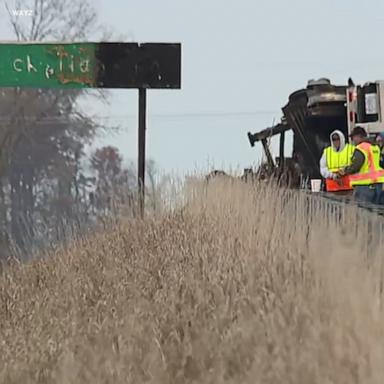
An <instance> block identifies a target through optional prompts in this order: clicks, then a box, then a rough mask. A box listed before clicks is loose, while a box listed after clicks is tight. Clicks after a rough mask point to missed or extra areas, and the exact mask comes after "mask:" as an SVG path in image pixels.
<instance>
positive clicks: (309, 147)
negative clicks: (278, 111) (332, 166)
mask: <svg viewBox="0 0 384 384" xmlns="http://www.w3.org/2000/svg"><path fill="white" fill-rule="evenodd" d="M382 110H384V82H380V81H377V82H374V83H367V84H365V85H364V86H355V85H354V84H353V81H352V80H351V79H349V80H348V85H345V86H343V85H342V86H337V85H332V84H331V82H330V81H329V80H328V79H319V80H316V81H315V80H310V81H308V84H307V87H306V88H305V89H300V90H298V91H295V92H293V93H292V94H291V95H290V96H289V99H288V103H287V104H286V105H285V106H284V107H283V108H282V112H283V117H282V119H281V122H280V123H279V124H277V125H274V126H272V127H270V128H266V129H264V130H262V131H260V132H257V133H254V134H252V133H250V132H248V139H249V142H250V144H251V146H252V147H253V146H255V143H256V142H261V144H262V146H263V149H264V152H265V155H266V159H267V163H265V164H263V165H262V166H261V167H260V169H262V170H263V172H264V174H265V173H267V174H269V175H272V174H273V175H278V176H280V177H281V176H285V177H284V180H286V181H287V182H288V183H289V184H290V185H291V186H292V187H300V185H302V183H303V180H308V179H309V178H320V169H319V161H320V157H321V155H322V152H323V149H324V148H325V147H326V146H328V145H329V136H330V134H331V132H332V131H333V130H335V129H339V130H340V131H342V132H343V133H344V135H345V137H348V134H349V133H350V132H351V130H352V129H353V128H354V126H355V125H356V124H358V125H360V126H363V127H364V128H365V129H366V130H367V132H368V133H369V134H373V133H378V132H382V131H384V125H383V123H382V121H383V117H384V116H383V113H382ZM289 130H292V132H293V148H292V154H291V157H285V156H284V146H285V132H287V131H289ZM275 135H280V150H279V156H278V157H277V158H276V160H275V159H274V158H273V156H272V154H271V152H270V150H269V146H268V139H269V138H270V137H272V136H275ZM260 169H259V170H258V173H260V172H261V171H260Z"/></svg>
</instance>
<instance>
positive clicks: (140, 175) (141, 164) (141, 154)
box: [137, 88, 147, 217]
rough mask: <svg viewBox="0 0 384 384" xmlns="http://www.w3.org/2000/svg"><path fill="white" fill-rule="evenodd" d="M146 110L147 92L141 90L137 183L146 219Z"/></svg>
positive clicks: (141, 208) (140, 207) (142, 213)
mask: <svg viewBox="0 0 384 384" xmlns="http://www.w3.org/2000/svg"><path fill="white" fill-rule="evenodd" d="M146 109H147V90H146V89H145V88H140V89H139V139H138V162H137V164H138V170H137V182H138V187H139V210H140V216H141V217H144V202H145V133H146V132H145V131H146V129H147V127H146V123H147V122H146V118H147V114H146Z"/></svg>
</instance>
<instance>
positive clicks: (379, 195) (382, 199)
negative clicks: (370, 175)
mask: <svg viewBox="0 0 384 384" xmlns="http://www.w3.org/2000/svg"><path fill="white" fill-rule="evenodd" d="M353 197H354V198H355V199H356V200H357V201H358V202H361V203H369V204H384V191H383V183H379V184H371V185H356V186H355V187H354V188H353Z"/></svg>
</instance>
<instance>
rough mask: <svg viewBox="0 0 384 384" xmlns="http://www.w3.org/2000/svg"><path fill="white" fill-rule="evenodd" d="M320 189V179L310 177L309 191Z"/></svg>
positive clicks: (318, 190)
mask: <svg viewBox="0 0 384 384" xmlns="http://www.w3.org/2000/svg"><path fill="white" fill-rule="evenodd" d="M320 189H321V180H320V179H311V191H312V192H320Z"/></svg>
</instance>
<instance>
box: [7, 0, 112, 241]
mask: <svg viewBox="0 0 384 384" xmlns="http://www.w3.org/2000/svg"><path fill="white" fill-rule="evenodd" d="M5 7H6V9H7V11H8V14H9V22H10V26H11V28H12V30H13V32H14V34H15V37H16V39H17V40H18V41H46V40H50V41H59V42H63V41H66V42H67V41H74V40H82V41H86V39H87V38H88V37H89V36H91V35H93V34H95V33H99V31H100V30H102V29H101V28H100V26H99V25H98V24H97V17H96V16H97V15H96V11H95V9H94V8H93V6H92V4H91V2H90V1H88V0H33V1H26V0H24V1H23V0H17V1H16V2H15V4H14V7H12V8H16V9H32V11H33V15H32V17H31V18H26V17H24V18H20V17H18V16H17V15H15V14H14V13H13V12H12V8H11V5H10V3H9V1H6V2H5ZM85 95H91V96H95V97H97V98H99V99H100V98H102V99H103V100H104V101H106V100H107V94H106V93H105V92H98V91H92V90H91V91H89V90H86V89H79V90H77V89H76V90H56V89H49V90H46V89H45V90H43V89H19V88H15V89H3V90H1V91H0V116H2V121H3V124H2V125H1V126H0V177H1V185H0V188H1V191H0V198H1V199H2V204H3V205H2V209H1V210H0V214H1V215H2V217H1V218H0V225H3V228H2V232H3V234H4V231H5V230H6V228H4V226H6V225H7V218H8V217H9V216H10V217H11V223H10V229H11V236H12V238H13V239H14V241H15V242H16V243H17V244H18V245H19V246H20V247H22V248H24V249H27V248H28V247H27V244H26V241H25V237H26V234H27V235H28V236H29V237H33V236H35V234H34V230H33V227H34V221H35V216H36V213H38V212H37V211H38V210H39V209H40V211H41V212H43V211H44V212H45V214H50V215H51V216H52V218H53V217H55V218H57V217H58V218H61V217H62V215H61V214H60V213H65V215H64V216H65V217H68V216H69V215H70V213H71V209H72V208H73V207H74V206H73V204H72V203H73V201H72V200H71V193H72V188H73V185H74V184H75V182H74V181H75V180H76V178H77V176H78V169H79V161H80V159H81V158H82V156H83V155H84V153H83V148H84V145H85V144H86V143H89V142H90V141H91V140H92V138H93V137H94V134H95V132H96V130H97V129H100V128H105V127H102V126H101V125H100V124H96V123H95V122H94V121H93V120H92V119H91V118H90V117H89V116H87V115H86V114H84V113H83V112H82V111H80V110H79V109H78V106H77V100H78V99H79V98H80V97H81V96H85ZM42 183H46V184H49V185H51V186H52V188H51V190H52V191H54V193H55V195H56V196H55V198H54V199H53V200H52V201H56V203H54V204H53V203H52V204H53V206H52V207H54V209H53V211H52V212H50V211H49V210H47V206H51V203H50V202H49V201H47V200H44V199H43V198H41V195H43V196H48V195H46V194H44V193H42V194H41V195H39V196H38V194H39V193H40V192H41V191H42V190H44V191H46V190H47V189H46V188H45V189H44V187H42ZM48 197H49V196H48ZM57 200H58V201H61V203H63V202H66V204H64V206H63V204H57ZM7 201H9V206H7V203H6V202H7ZM59 207H60V208H61V210H60V212H59V211H58V209H59ZM50 221H51V224H52V225H53V222H52V220H51V219H50ZM1 223H3V224H1ZM4 238H5V236H4V235H3V241H4Z"/></svg>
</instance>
